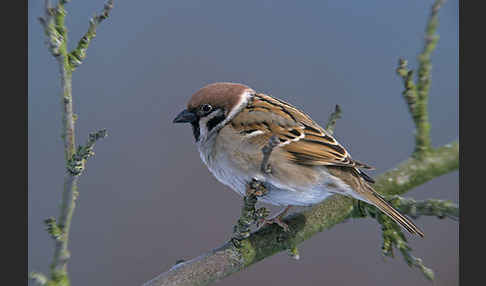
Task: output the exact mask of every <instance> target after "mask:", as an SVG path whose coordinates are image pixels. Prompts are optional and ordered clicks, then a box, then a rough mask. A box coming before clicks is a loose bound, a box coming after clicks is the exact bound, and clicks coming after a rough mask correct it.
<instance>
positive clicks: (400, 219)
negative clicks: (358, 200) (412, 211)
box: [363, 184, 424, 237]
mask: <svg viewBox="0 0 486 286" xmlns="http://www.w3.org/2000/svg"><path fill="white" fill-rule="evenodd" d="M365 185H366V189H367V190H368V192H366V193H365V194H363V195H364V196H365V198H366V200H367V201H369V202H370V203H371V204H373V205H374V206H376V207H377V208H378V209H380V211H382V212H384V213H385V214H386V215H388V216H389V217H390V218H391V219H393V220H394V221H395V222H396V223H398V224H400V225H401V226H402V227H403V228H405V229H406V230H407V231H408V232H410V233H411V234H417V235H419V236H420V237H424V232H423V231H422V230H421V229H420V228H419V227H418V226H416V225H415V224H414V223H413V222H412V221H411V220H410V219H408V218H407V217H406V216H404V215H403V214H401V213H400V212H399V211H397V210H396V209H395V208H393V207H392V206H391V205H390V204H389V203H388V202H387V201H385V200H384V199H383V198H382V197H381V196H380V194H378V193H377V192H376V191H375V190H373V189H372V188H371V187H370V186H368V185H367V184H365Z"/></svg>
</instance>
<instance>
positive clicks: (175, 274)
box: [144, 142, 459, 286]
mask: <svg viewBox="0 0 486 286" xmlns="http://www.w3.org/2000/svg"><path fill="white" fill-rule="evenodd" d="M458 167H459V144H458V143H457V142H454V143H451V144H448V145H446V146H443V147H440V148H437V149H434V150H432V151H431V152H429V153H428V154H427V155H425V156H424V157H423V158H422V159H421V160H418V159H416V158H413V157H411V158H409V159H407V160H406V161H404V162H403V163H401V164H400V165H399V166H397V167H396V168H394V169H393V170H391V171H388V172H386V173H384V174H382V175H380V176H379V177H378V178H377V180H376V184H375V188H376V191H377V192H379V193H380V194H384V195H398V194H403V193H406V192H408V191H410V190H411V189H413V188H414V187H416V186H419V185H422V184H424V183H426V182H428V181H430V180H431V179H433V178H436V177H439V176H441V175H443V174H447V173H449V172H451V171H454V170H457V169H458ZM352 211H353V200H352V199H351V198H348V197H344V196H339V195H334V196H332V197H330V198H329V199H327V200H326V201H324V202H323V203H320V204H318V205H316V206H314V207H312V208H311V209H309V210H306V211H304V212H301V213H296V214H293V215H291V216H289V217H287V218H285V219H284V221H285V223H287V224H288V225H289V226H290V229H291V231H290V232H284V231H282V229H281V228H280V227H279V226H277V225H269V226H266V227H264V228H262V229H260V230H258V231H256V232H254V233H252V234H251V235H250V236H249V237H248V238H245V239H242V240H241V241H240V247H239V248H238V249H235V247H234V246H233V244H232V243H231V242H227V243H225V244H223V245H222V246H220V247H219V248H216V249H214V250H211V251H210V252H208V253H205V254H203V255H201V256H199V257H196V258H194V259H192V260H189V261H186V262H183V263H180V264H177V265H175V266H174V267H172V268H171V269H169V270H168V271H167V272H165V273H162V274H160V275H158V276H157V277H155V278H154V279H152V280H151V281H149V282H147V283H145V284H144V286H156V285H157V286H161V285H208V284H210V283H211V282H214V281H218V280H220V279H222V278H224V277H226V276H229V275H231V274H233V273H235V272H238V271H241V270H242V269H244V268H247V267H249V266H250V265H252V264H254V263H256V262H258V261H260V260H263V259H264V258H266V257H269V256H272V255H274V254H276V253H278V252H280V251H284V250H288V249H292V248H294V247H295V246H296V245H298V244H300V243H301V242H303V241H305V240H307V239H309V238H310V237H312V236H314V235H316V234H317V233H319V232H321V231H323V230H327V229H331V228H332V227H333V226H334V225H336V224H338V223H342V222H344V221H346V220H347V219H349V217H350V214H351V213H352Z"/></svg>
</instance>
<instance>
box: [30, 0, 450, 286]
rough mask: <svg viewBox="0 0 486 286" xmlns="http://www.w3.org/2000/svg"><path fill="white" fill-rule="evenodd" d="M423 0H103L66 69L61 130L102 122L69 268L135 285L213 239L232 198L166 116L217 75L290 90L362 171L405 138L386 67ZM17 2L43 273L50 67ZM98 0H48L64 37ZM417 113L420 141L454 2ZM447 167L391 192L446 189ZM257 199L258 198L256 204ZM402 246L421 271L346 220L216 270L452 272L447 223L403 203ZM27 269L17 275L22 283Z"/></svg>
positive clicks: (288, 277)
mask: <svg viewBox="0 0 486 286" xmlns="http://www.w3.org/2000/svg"><path fill="white" fill-rule="evenodd" d="M432 3H433V1H432V0H428V1H424V0H410V1H349V0H342V1H282V0H280V1H262V0H254V1H222V0H219V1H154V0H152V1H148V0H147V1H115V8H114V9H113V11H112V14H111V17H110V18H109V19H108V20H107V21H106V22H104V23H102V24H101V26H100V27H99V29H98V33H97V37H96V38H95V39H94V40H93V41H92V43H91V46H90V48H89V50H88V56H87V58H86V60H85V62H84V64H83V65H81V66H80V67H78V69H77V70H76V71H75V73H74V77H73V96H74V109H75V112H76V114H78V120H77V122H76V135H77V138H76V139H77V143H78V144H84V142H85V141H86V140H87V138H88V134H89V132H92V131H95V130H96V129H100V128H106V129H107V130H108V132H109V137H108V138H106V139H104V140H102V141H100V142H99V143H98V144H97V145H96V147H95V152H96V156H95V157H94V158H93V159H92V160H90V161H89V163H88V168H87V170H86V172H85V174H84V175H83V177H82V178H81V180H80V184H79V192H80V196H79V199H78V200H77V207H76V210H75V214H74V218H73V222H72V229H71V237H70V246H69V248H70V251H71V256H72V258H71V260H70V261H69V273H70V276H71V279H72V285H141V284H142V283H144V282H145V281H148V280H150V279H152V278H153V277H154V276H155V275H157V274H158V273H160V272H162V271H165V270H167V269H168V268H170V267H171V266H172V265H173V264H174V263H175V262H176V261H177V260H179V259H190V258H193V257H195V256H198V255H200V254H202V253H204V252H206V251H208V250H210V249H212V248H215V247H218V246H219V245H221V244H222V243H223V242H225V241H226V240H227V239H229V238H230V236H231V233H232V226H233V224H234V223H235V222H236V220H237V219H238V217H239V214H240V207H241V205H242V200H241V198H240V197H239V196H238V195H237V194H236V193H235V192H233V191H232V190H230V189H228V188H227V187H226V186H224V185H222V184H220V183H219V182H217V181H216V179H215V178H214V177H212V175H211V174H210V173H209V171H208V170H207V169H206V167H205V166H204V165H203V163H202V162H201V160H200V158H199V154H198V153H197V150H196V147H195V145H194V142H193V137H192V132H191V130H190V127H189V126H181V125H175V124H172V119H173V118H174V117H175V116H176V115H177V113H178V112H179V111H180V110H182V109H183V108H184V106H185V104H186V102H187V100H188V98H189V96H191V94H193V93H194V92H195V91H197V90H198V89H199V88H200V87H202V86H204V85H206V84H208V83H211V82H216V81H232V82H240V83H244V84H247V85H249V86H250V87H252V88H253V89H255V90H257V91H259V92H264V93H268V94H271V95H274V96H276V97H279V98H281V99H283V100H286V101H288V102H290V103H293V104H295V105H297V106H298V107H300V108H302V109H303V110H305V111H306V112H307V113H309V114H310V115H311V116H312V118H313V119H315V120H316V121H317V122H319V123H321V124H326V122H327V119H328V116H329V114H330V113H331V112H332V110H333V108H334V106H335V104H340V105H341V107H342V109H343V118H342V119H340V120H339V121H338V123H337V127H336V132H335V135H336V137H337V138H338V140H339V141H340V142H341V143H343V145H344V146H345V147H346V148H348V150H349V151H350V153H351V154H352V156H353V158H355V159H357V160H360V161H363V162H366V163H369V164H370V165H373V166H375V167H376V171H374V172H371V173H370V175H373V176H377V175H378V174H380V173H382V172H384V171H385V170H387V169H389V168H393V167H394V166H396V165H397V164H398V163H399V162H401V161H402V160H404V159H406V158H407V157H408V156H409V155H410V153H411V152H412V150H413V148H414V137H413V132H414V125H413V123H412V120H411V118H410V115H409V114H408V111H407V107H406V105H405V103H404V100H403V98H402V95H401V92H402V91H403V84H402V80H401V79H400V78H399V77H398V76H397V75H396V73H395V69H396V67H397V63H398V58H399V57H404V58H405V59H408V60H409V63H410V66H411V67H413V68H416V67H417V62H416V56H417V54H418V53H419V52H420V51H421V49H422V47H423V35H424V29H425V25H426V21H427V19H428V15H429V12H430V6H431V5H432ZM42 4H43V1H29V10H28V13H29V36H28V37H29V38H28V41H29V46H28V57H29V63H28V91H29V99H28V116H29V125H28V132H29V133H28V136H29V143H28V152H29V159H28V172H29V173H28V184H29V199H28V217H29V226H28V231H29V237H28V253H29V255H28V271H34V270H35V271H42V272H44V273H47V272H48V266H49V263H51V262H52V255H53V241H52V240H51V239H50V238H49V237H48V235H47V233H46V231H45V230H44V225H43V223H42V221H43V219H45V218H47V217H48V216H56V217H57V216H58V213H59V211H58V206H59V202H60V199H61V191H62V185H63V173H64V160H63V156H64V153H63V144H62V141H61V137H60V135H61V104H60V95H59V94H60V83H59V77H58V74H59V71H58V66H57V63H56V61H55V59H54V58H53V57H52V56H51V54H50V53H49V52H48V50H47V46H46V44H45V43H44V41H45V37H44V34H43V31H42V29H41V26H40V25H39V23H38V21H37V17H39V16H41V15H43V9H42ZM103 4H104V3H103V1H102V0H89V1H88V0H84V1H72V2H70V3H69V4H68V5H66V8H67V11H68V16H67V26H68V29H69V37H70V48H73V47H74V46H75V44H76V43H77V41H78V40H79V39H80V37H81V36H82V35H83V34H84V32H85V31H86V30H87V28H88V20H89V18H90V17H91V16H93V14H94V13H95V12H96V13H99V12H100V11H101V9H102V7H103ZM439 21H440V26H439V29H438V32H439V35H440V40H439V44H438V46H437V50H436V52H435V53H434V54H433V57H432V60H433V69H432V86H431V94H430V105H429V111H430V121H431V124H432V130H431V132H432V140H433V144H434V146H439V145H443V144H446V143H449V142H451V141H452V140H455V139H457V138H458V5H457V3H456V2H455V1H448V2H446V4H445V6H444V7H443V8H442V10H441V11H440V14H439ZM458 193H459V184H458V172H453V173H450V174H448V175H445V176H442V177H440V178H437V179H435V180H433V181H431V182H428V183H427V184H425V185H423V186H420V187H419V188H416V189H414V190H413V191H411V192H409V193H407V194H406V196H409V197H414V198H416V199H427V198H441V199H448V200H452V201H454V202H458V200H459V198H458V197H459V195H458ZM273 209H275V208H273ZM417 224H418V225H419V226H421V227H422V228H423V229H424V230H425V233H426V236H425V238H424V239H419V238H416V237H411V236H408V237H409V238H410V241H411V246H412V247H413V249H414V252H413V254H414V255H415V256H418V257H421V258H423V260H424V262H425V264H426V265H427V266H429V267H431V268H433V269H434V270H435V272H436V281H435V282H434V283H432V284H431V283H430V282H429V281H427V280H426V279H425V278H424V277H423V275H422V273H420V272H419V271H417V270H415V269H411V268H409V267H408V266H407V265H406V264H405V262H404V261H403V259H402V257H401V255H399V254H398V255H397V257H396V258H395V259H390V258H387V259H384V258H383V257H382V255H381V249H380V247H381V243H382V240H381V233H380V229H379V225H378V224H377V223H376V221H373V220H371V219H360V220H354V221H349V222H347V223H344V224H340V225H337V226H335V227H334V228H332V229H331V230H330V231H324V232H322V233H320V234H318V235H316V236H314V237H313V238H312V239H310V240H308V241H305V242H304V243H303V244H302V245H301V246H300V247H299V248H300V253H301V260H300V261H294V260H292V259H290V258H289V257H288V255H287V254H286V253H280V254H277V255H275V256H273V257H269V258H267V259H265V260H264V261H262V262H260V263H258V264H256V265H254V266H252V267H251V268H249V269H247V270H245V271H243V272H240V273H236V274H234V275H232V276H230V277H228V278H226V279H224V280H222V281H221V282H219V284H221V285H235V286H236V285H263V284H264V283H265V284H266V285H268V284H270V285H281V286H283V285H296V284H299V285H317V284H330V283H333V284H337V285H351V284H354V283H359V284H360V285H407V286H408V285H458V283H459V281H458V263H459V262H458V256H459V250H458V249H459V241H458V229H459V227H458V223H457V222H453V221H450V220H439V219H437V218H430V217H425V218H420V219H419V220H418V221H417ZM29 283H31V282H29Z"/></svg>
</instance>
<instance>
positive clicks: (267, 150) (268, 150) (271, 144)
mask: <svg viewBox="0 0 486 286" xmlns="http://www.w3.org/2000/svg"><path fill="white" fill-rule="evenodd" d="M279 143H280V142H279V140H278V137H277V136H275V135H273V136H272V137H270V139H269V140H268V144H267V145H265V146H263V148H262V153H263V159H262V165H261V167H260V169H261V171H262V172H263V173H264V174H270V173H271V172H272V169H271V167H270V164H269V163H268V161H269V159H270V154H272V151H273V148H275V147H277V145H278V144H279Z"/></svg>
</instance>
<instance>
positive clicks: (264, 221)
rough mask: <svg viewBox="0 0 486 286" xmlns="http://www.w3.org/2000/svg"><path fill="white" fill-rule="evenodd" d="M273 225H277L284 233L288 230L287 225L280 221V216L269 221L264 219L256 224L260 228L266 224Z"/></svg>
mask: <svg viewBox="0 0 486 286" xmlns="http://www.w3.org/2000/svg"><path fill="white" fill-rule="evenodd" d="M273 223H276V224H278V225H279V226H280V227H281V228H282V229H283V230H284V231H286V232H287V231H289V230H290V228H289V225H288V224H286V223H285V222H283V221H282V217H281V216H276V217H273V218H270V219H265V218H262V219H259V220H258V222H257V227H258V228H262V227H264V226H266V225H267V224H273Z"/></svg>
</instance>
